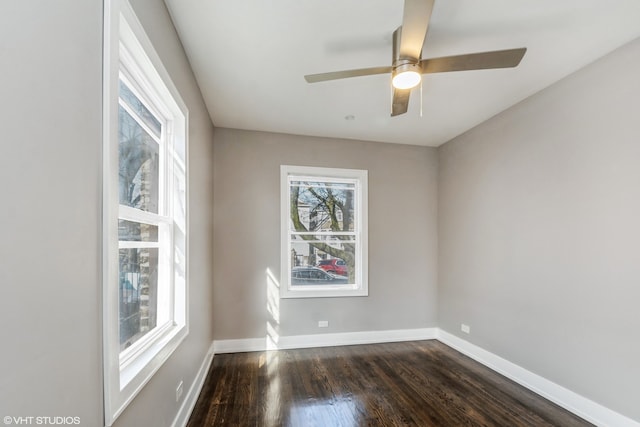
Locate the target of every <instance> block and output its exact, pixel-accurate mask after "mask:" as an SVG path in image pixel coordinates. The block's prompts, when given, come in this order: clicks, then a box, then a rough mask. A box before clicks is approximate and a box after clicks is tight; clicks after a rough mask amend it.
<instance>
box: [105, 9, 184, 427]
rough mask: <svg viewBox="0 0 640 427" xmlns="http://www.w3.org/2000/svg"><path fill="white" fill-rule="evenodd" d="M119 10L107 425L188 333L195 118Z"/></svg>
mask: <svg viewBox="0 0 640 427" xmlns="http://www.w3.org/2000/svg"><path fill="white" fill-rule="evenodd" d="M110 4H111V6H112V8H113V10H111V11H109V13H108V14H107V16H109V17H110V20H108V21H109V23H110V24H112V25H111V26H108V31H107V34H106V37H105V40H106V45H105V48H106V49H105V51H106V52H107V54H106V56H105V67H106V69H105V107H104V110H105V116H104V121H105V138H104V225H103V232H104V242H105V244H104V292H103V295H104V327H103V333H104V364H105V366H104V377H105V393H104V395H105V424H106V425H111V424H112V423H113V421H114V420H115V418H116V417H117V416H118V415H119V414H120V413H121V412H122V410H123V409H124V408H125V407H126V405H127V404H128V403H129V402H130V401H131V400H132V399H133V398H134V397H135V395H136V394H137V393H138V391H139V390H140V389H141V388H142V387H143V386H144V384H146V382H147V381H148V380H149V379H150V378H151V376H152V375H153V374H154V373H155V372H156V371H157V370H158V369H159V367H160V366H161V365H162V363H164V361H165V360H166V359H167V358H168V357H169V356H170V355H171V353H172V352H173V351H174V350H175V349H176V348H177V346H178V345H179V343H180V342H181V340H182V339H184V337H185V336H186V334H187V331H188V328H187V315H186V314H187V313H186V302H187V283H186V277H187V271H186V265H187V264H186V261H187V249H186V248H187V244H186V237H187V224H186V218H187V216H186V206H187V178H186V177H187V164H186V152H187V151H186V147H187V145H186V143H187V138H186V129H187V114H188V113H187V109H186V107H185V105H184V103H183V102H182V100H181V99H180V96H179V94H178V92H177V90H176V89H175V87H174V86H173V84H172V83H171V80H170V78H169V75H168V73H167V72H166V70H165V69H164V68H163V66H162V63H161V62H160V60H159V58H158V56H157V54H156V53H155V51H154V50H153V46H152V45H151V43H150V42H149V40H148V38H147V37H146V35H145V33H144V30H143V29H142V26H141V25H140V23H139V22H138V20H137V18H136V17H135V14H134V13H133V11H132V9H131V7H130V5H129V4H128V3H127V2H126V1H124V0H122V1H119V0H114V1H112V2H110ZM106 27H107V26H106Z"/></svg>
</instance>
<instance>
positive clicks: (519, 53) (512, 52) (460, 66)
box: [420, 47, 527, 74]
mask: <svg viewBox="0 0 640 427" xmlns="http://www.w3.org/2000/svg"><path fill="white" fill-rule="evenodd" d="M526 51H527V48H526V47H522V48H519V49H507V50H494V51H490V52H479V53H469V54H466V55H455V56H444V57H442V58H431V59H423V60H422V61H420V67H421V68H422V73H423V74H429V73H446V72H449V71H467V70H487V69H490V68H511V67H515V66H517V65H518V64H519V63H520V61H521V60H522V57H523V56H524V54H525V52H526Z"/></svg>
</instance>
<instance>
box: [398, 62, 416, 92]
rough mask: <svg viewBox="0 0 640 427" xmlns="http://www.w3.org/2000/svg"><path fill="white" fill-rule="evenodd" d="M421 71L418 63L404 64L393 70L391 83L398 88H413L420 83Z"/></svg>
mask: <svg viewBox="0 0 640 427" xmlns="http://www.w3.org/2000/svg"><path fill="white" fill-rule="evenodd" d="M421 71H422V69H421V68H420V66H418V65H417V64H402V65H400V66H398V67H396V68H395V69H394V70H393V77H392V78H391V84H392V85H393V87H395V88H396V89H412V88H414V87H416V86H418V85H419V84H420V81H421V80H422V73H421Z"/></svg>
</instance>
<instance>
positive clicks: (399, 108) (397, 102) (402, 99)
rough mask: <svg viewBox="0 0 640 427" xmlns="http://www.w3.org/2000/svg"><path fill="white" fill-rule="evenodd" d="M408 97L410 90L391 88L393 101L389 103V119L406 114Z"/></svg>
mask: <svg viewBox="0 0 640 427" xmlns="http://www.w3.org/2000/svg"><path fill="white" fill-rule="evenodd" d="M409 95H411V89H396V88H393V101H391V117H394V116H399V115H400V114H404V113H406V112H407V109H408V108H409Z"/></svg>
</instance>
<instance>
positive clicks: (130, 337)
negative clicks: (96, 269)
mask: <svg viewBox="0 0 640 427" xmlns="http://www.w3.org/2000/svg"><path fill="white" fill-rule="evenodd" d="M119 267H120V270H119V278H120V292H119V299H120V351H122V350H124V349H125V348H127V347H129V346H130V345H131V344H133V343H134V342H136V341H138V340H139V339H140V338H142V337H143V336H144V335H145V334H146V333H147V332H149V331H150V330H151V329H153V328H155V326H156V318H157V308H158V249H157V248H151V249H150V248H139V249H120V266H119Z"/></svg>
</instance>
